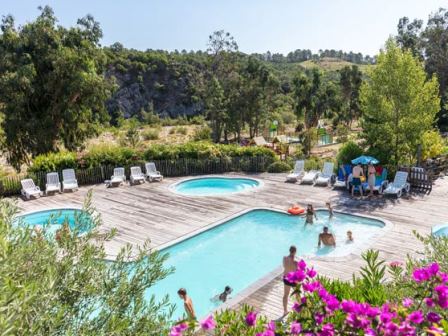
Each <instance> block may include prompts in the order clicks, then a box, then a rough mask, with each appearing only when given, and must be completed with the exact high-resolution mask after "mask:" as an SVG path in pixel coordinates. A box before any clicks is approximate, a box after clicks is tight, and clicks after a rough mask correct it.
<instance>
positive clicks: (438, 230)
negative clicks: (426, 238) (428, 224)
mask: <svg viewBox="0 0 448 336" xmlns="http://www.w3.org/2000/svg"><path fill="white" fill-rule="evenodd" d="M431 231H432V235H433V236H436V237H448V224H441V225H436V226H434V227H433V228H432V230H431Z"/></svg>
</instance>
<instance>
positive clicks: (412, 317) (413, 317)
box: [407, 310, 424, 324]
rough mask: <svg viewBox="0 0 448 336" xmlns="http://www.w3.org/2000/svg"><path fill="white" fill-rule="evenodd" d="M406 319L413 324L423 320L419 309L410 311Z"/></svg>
mask: <svg viewBox="0 0 448 336" xmlns="http://www.w3.org/2000/svg"><path fill="white" fill-rule="evenodd" d="M407 319H408V320H409V321H410V322H412V323H414V324H420V323H422V322H423V321H424V318H423V313H422V312H421V311H420V310H416V311H413V312H412V313H410V314H409V315H408V317H407Z"/></svg>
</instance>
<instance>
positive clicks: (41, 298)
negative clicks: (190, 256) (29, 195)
mask: <svg viewBox="0 0 448 336" xmlns="http://www.w3.org/2000/svg"><path fill="white" fill-rule="evenodd" d="M84 211H85V212H83V213H79V214H78V215H76V216H75V225H74V227H72V228H71V229H69V228H68V224H64V226H63V229H62V230H60V231H59V234H58V236H57V238H56V239H55V237H54V236H52V234H51V233H50V231H49V230H47V228H48V227H47V226H46V225H45V226H44V227H43V229H42V230H40V231H39V230H32V229H30V228H27V227H26V226H25V227H24V226H22V225H20V223H19V225H16V224H14V220H15V219H14V216H15V214H16V212H17V208H16V206H15V205H14V204H13V203H12V202H10V201H9V200H1V201H0V310H1V314H0V330H1V331H2V335H164V334H167V327H168V324H169V321H170V318H171V314H172V311H173V307H172V306H171V305H170V304H169V303H168V298H167V297H165V298H164V299H162V300H161V301H160V302H157V301H156V300H155V299H154V298H153V297H150V298H148V297H147V295H148V293H147V290H148V288H150V287H152V286H153V285H154V284H155V283H156V282H157V281H159V280H161V279H163V278H165V277H166V276H167V275H168V274H169V273H170V272H172V270H171V269H165V268H164V267H163V263H164V261H165V260H166V257H167V256H166V255H162V254H160V253H159V252H156V251H153V250H151V249H150V248H149V243H148V242H147V243H145V244H144V245H143V246H142V247H141V248H139V249H137V250H135V249H132V248H131V247H130V246H126V247H125V248H123V249H122V250H121V252H120V253H119V255H118V256H117V259H116V260H115V261H114V262H106V261H105V260H104V259H105V257H106V253H105V250H104V246H103V243H104V241H105V240H106V239H110V238H112V237H113V235H114V231H111V232H108V233H107V234H105V235H104V234H102V235H100V234H99V227H100V224H101V219H100V218H99V217H98V216H97V215H95V211H94V209H93V208H92V206H91V193H90V192H89V194H88V197H87V199H86V203H85V206H84ZM54 223H55V219H52V220H50V223H48V224H54ZM83 229H85V230H87V232H86V234H84V235H80V234H79V233H80V232H81V230H83ZM130 260H132V264H130V263H129V261H130Z"/></svg>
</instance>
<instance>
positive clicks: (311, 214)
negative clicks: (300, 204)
mask: <svg viewBox="0 0 448 336" xmlns="http://www.w3.org/2000/svg"><path fill="white" fill-rule="evenodd" d="M314 219H316V220H317V215H316V211H314V208H313V205H312V204H308V206H307V208H306V219H305V225H306V224H313V223H314Z"/></svg>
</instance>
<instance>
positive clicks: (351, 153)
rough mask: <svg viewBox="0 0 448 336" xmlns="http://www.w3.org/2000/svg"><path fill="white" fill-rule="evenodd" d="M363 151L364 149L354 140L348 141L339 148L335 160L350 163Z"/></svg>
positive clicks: (340, 162)
mask: <svg viewBox="0 0 448 336" xmlns="http://www.w3.org/2000/svg"><path fill="white" fill-rule="evenodd" d="M363 153H364V151H363V150H362V148H361V147H360V146H359V145H358V144H357V143H356V142H354V141H348V142H346V143H345V144H343V145H342V146H341V148H340V149H339V152H338V155H337V156H336V160H337V162H338V163H339V164H345V163H350V162H351V161H352V160H353V159H355V158H357V157H358V156H360V155H362V154H363Z"/></svg>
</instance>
